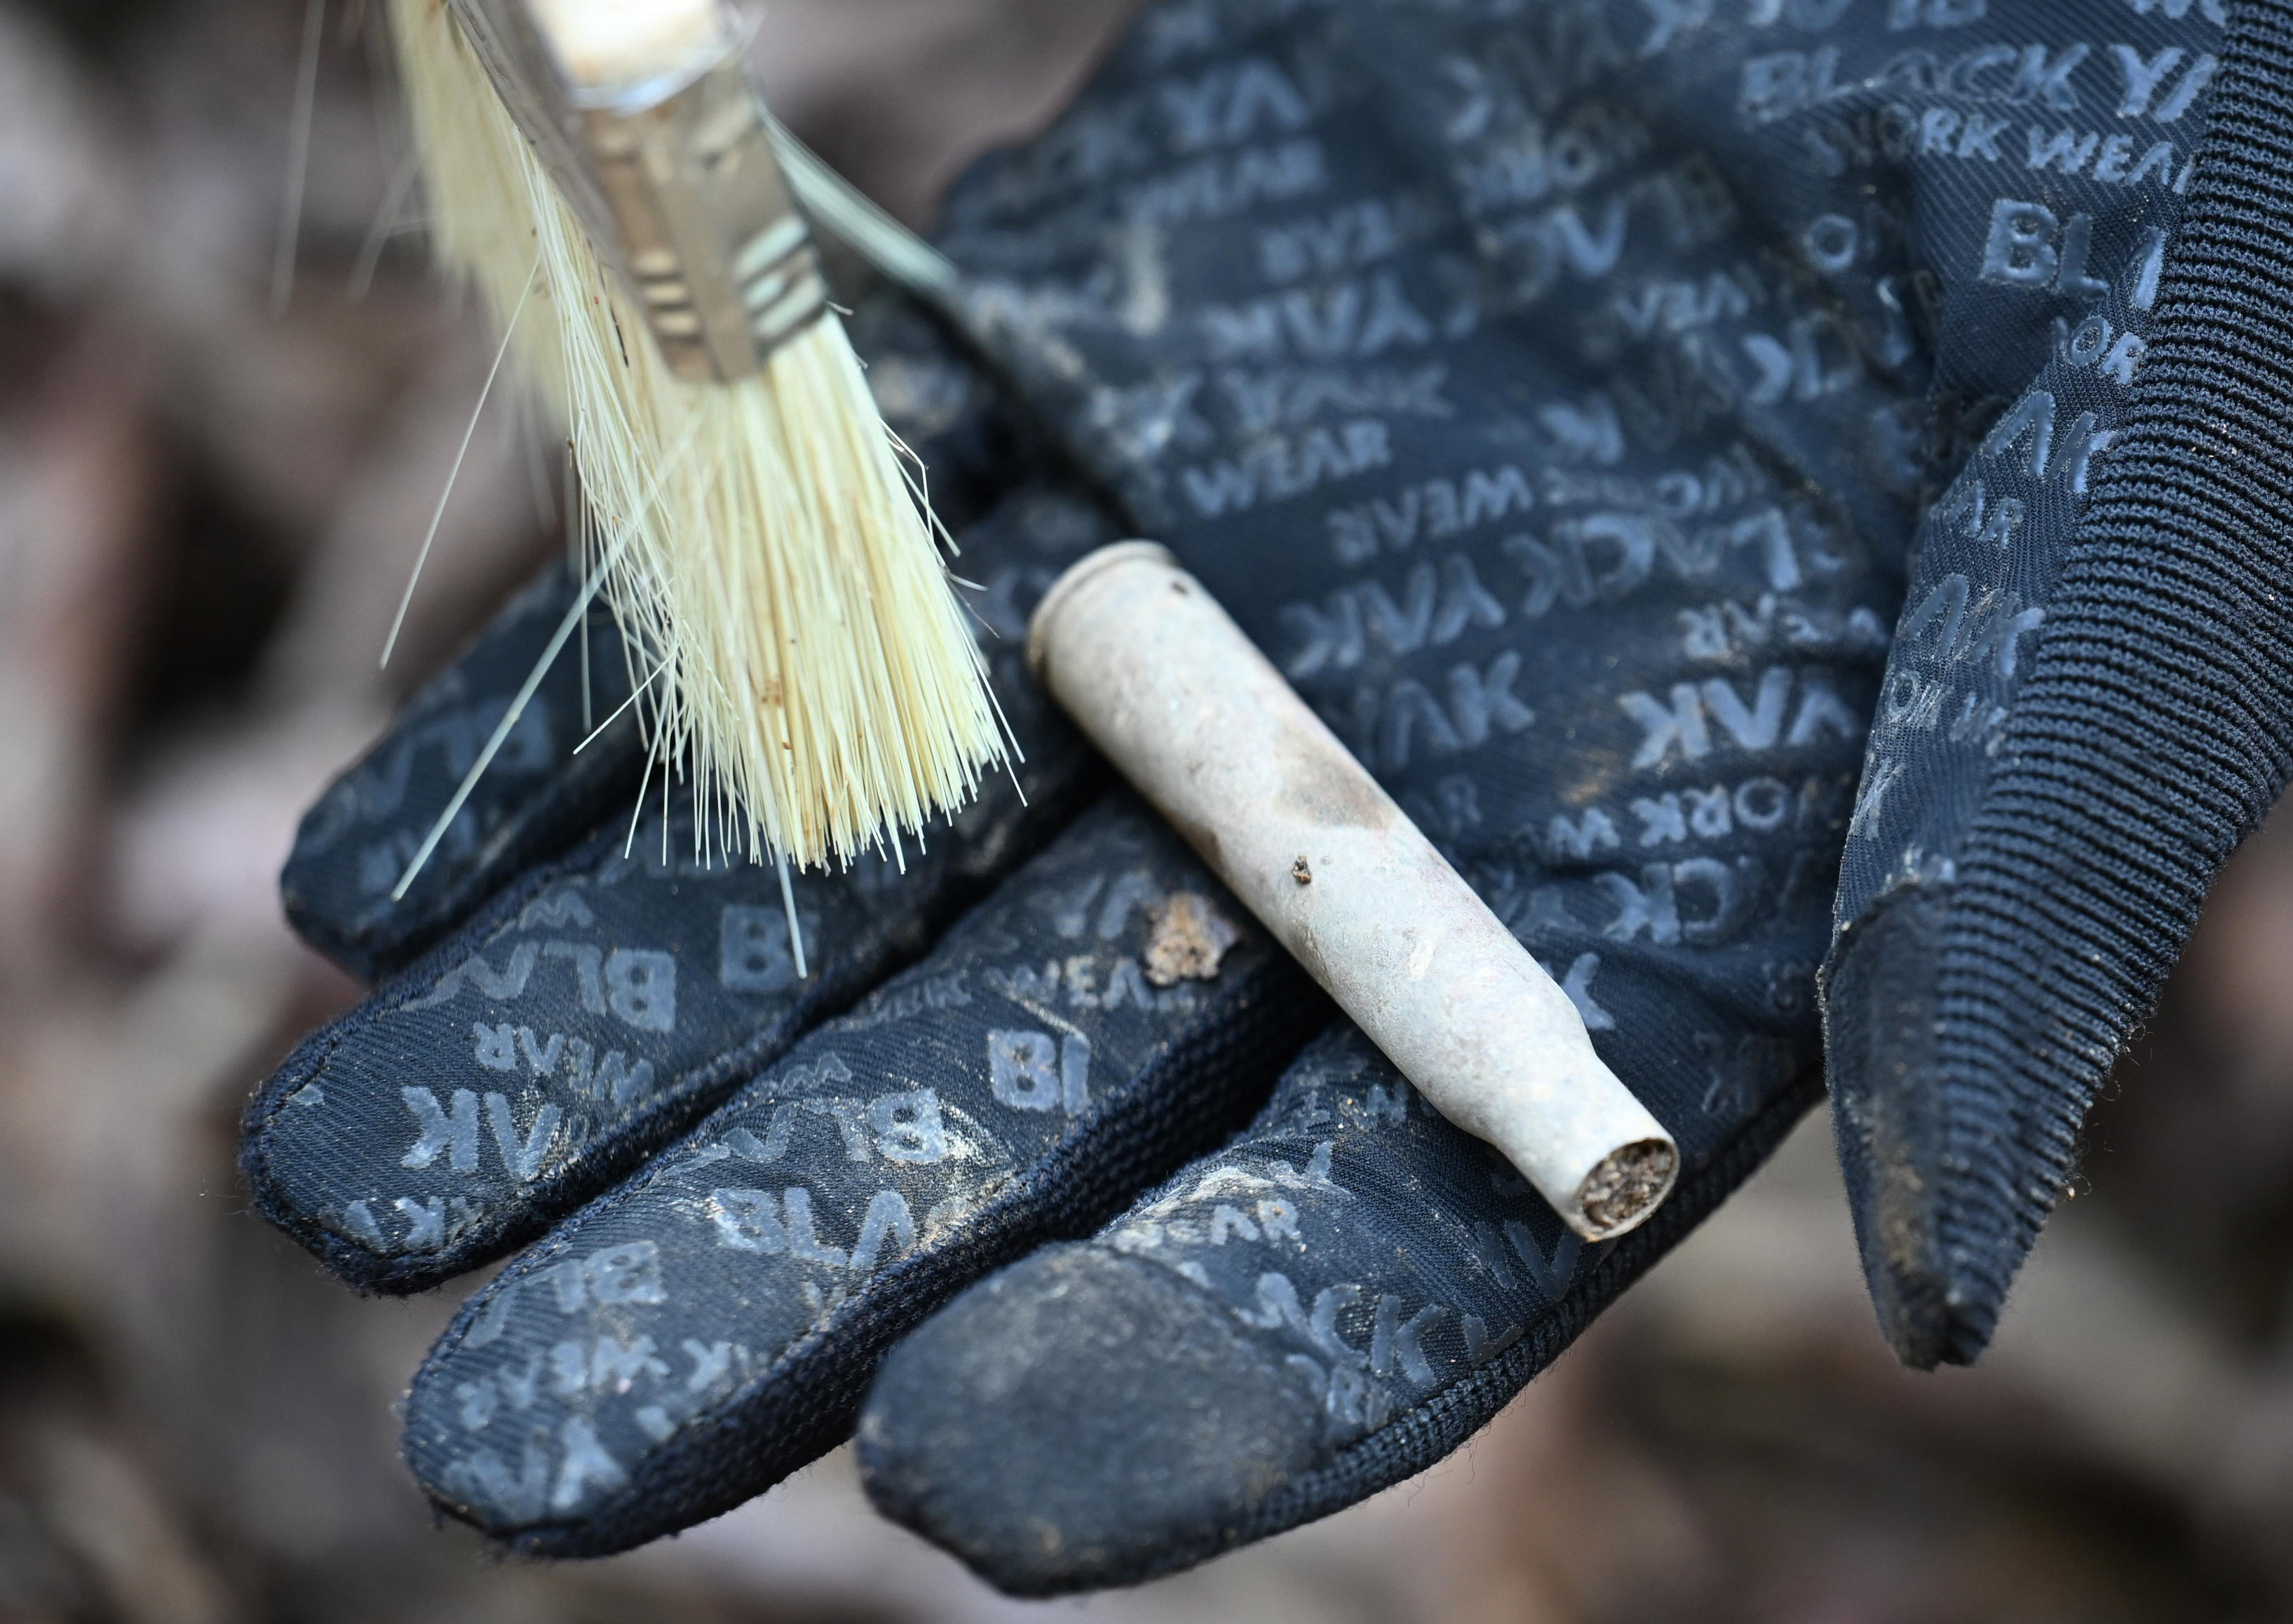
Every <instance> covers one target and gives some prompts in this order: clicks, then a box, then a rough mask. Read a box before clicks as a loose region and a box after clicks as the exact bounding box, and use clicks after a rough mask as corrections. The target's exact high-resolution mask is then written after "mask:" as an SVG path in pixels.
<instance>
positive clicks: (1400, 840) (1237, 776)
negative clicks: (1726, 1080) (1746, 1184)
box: [1027, 541, 1680, 1240]
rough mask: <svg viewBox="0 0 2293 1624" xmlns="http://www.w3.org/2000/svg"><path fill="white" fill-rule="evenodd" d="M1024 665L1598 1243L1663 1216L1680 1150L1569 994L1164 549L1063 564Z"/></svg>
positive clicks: (1373, 1032)
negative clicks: (1605, 1058)
mask: <svg viewBox="0 0 2293 1624" xmlns="http://www.w3.org/2000/svg"><path fill="white" fill-rule="evenodd" d="M1027 657H1028V662H1029V663H1030V665H1031V666H1032V667H1033V670H1034V672H1035V674H1036V677H1037V678H1038V679H1039V680H1040V681H1041V682H1042V683H1043V685H1044V686H1045V687H1047V688H1048V689H1049V692H1050V693H1051V694H1052V695H1053V697H1055V698H1056V699H1057V701H1058V702H1059V703H1060V704H1061V705H1062V706H1063V707H1065V710H1066V711H1067V712H1068V713H1069V714H1070V715H1072V716H1073V717H1074V719H1075V720H1076V721H1077V722H1078V723H1080V724H1081V725H1082V728H1083V731H1084V732H1086V733H1088V734H1089V735H1090V736H1091V738H1092V739H1093V740H1094V741H1096V742H1097V743H1098V746H1099V748H1100V749H1102V750H1104V751H1106V754H1107V756H1108V757H1109V758H1110V759H1112V760H1113V761H1114V764H1115V766H1116V767H1119V768H1120V769H1121V770H1122V773H1123V775H1125V776H1126V777H1128V778H1129V779H1130V781H1131V783H1132V784H1136V785H1137V786H1138V789H1139V791H1140V792H1142V793H1143V794H1145V795H1146V797H1147V799H1148V800H1151V801H1152V802H1154V803H1155V806H1156V807H1157V808H1160V809H1161V811H1162V812H1163V815H1164V816H1167V817H1168V818H1170V820H1171V823H1172V824H1175V825H1176V826H1177V827H1178V829H1179V832H1181V833H1182V834H1183V835H1184V836H1185V837H1186V838H1187V840H1188V841H1189V842H1191V843H1192V844H1193V846H1194V848H1195V850H1196V851H1197V852H1199V853H1200V854H1201V855H1202V857H1203V860H1204V861H1206V862H1207V863H1209V865H1211V867H1212V868H1213V869H1215V870H1216V871H1217V872H1218V873H1219V878H1221V879H1222V880H1224V881H1226V883H1227V884H1228V887H1229V888H1231V889H1232V890H1233V891H1234V894H1235V895H1236V897H1239V898H1240V899H1241V900H1242V903H1243V905H1244V906H1246V907H1247V908H1249V909H1250V911H1251V912H1252V913H1253V914H1256V915H1257V916H1258V917H1259V919H1260V920H1261V921H1262V922H1264V923H1265V925H1266V927H1267V929H1268V930H1271V931H1272V932H1273V933H1274V935H1275V936H1276V938H1278V939H1279V940H1280V941H1281V942H1282V944H1283V945H1284V946H1286V947H1287V948H1288V949H1289V950H1290V951H1291V953H1292V954H1294V955H1296V957H1297V958H1298V960H1299V962H1300V963H1302V964H1303V965H1304V966H1305V967H1306V969H1307V970H1309V972H1310V973H1311V974H1312V975H1313V977H1314V978H1315V979H1316V980H1317V981H1319V982H1320V983H1321V984H1322V985H1323V986H1324V987H1326V988H1327V989H1328V990H1329V992H1330V995H1331V996H1333V998H1335V999H1336V1000H1337V1002H1338V1003H1339V1005H1340V1007H1341V1008H1342V1009H1343V1010H1344V1011H1346V1013H1347V1014H1348V1015H1349V1016H1351V1017H1352V1018H1353V1019H1354V1020H1355V1021H1356V1022H1357V1024H1358V1025H1359V1026H1360V1027H1361V1028H1362V1030H1363V1031H1364V1032H1365V1033H1366V1034H1367V1035H1368V1036H1369V1037H1370V1039H1371V1041H1372V1042H1373V1043H1376V1044H1377V1046H1378V1047H1379V1048H1380V1049H1381V1050H1382V1051H1384V1052H1385V1054H1386V1056H1387V1058H1388V1059H1390V1060H1392V1061H1393V1063H1394V1064H1395V1065H1396V1066H1398V1068H1400V1069H1401V1072H1402V1075H1403V1076H1406V1077H1407V1078H1408V1079H1409V1080H1410V1082H1411V1083H1413V1084H1415V1085H1416V1087H1417V1089H1418V1090H1419V1092H1422V1094H1423V1095H1424V1096H1425V1098H1426V1099H1427V1100H1430V1102H1431V1103H1432V1105H1433V1107H1434V1108H1435V1109H1437V1110H1438V1111H1439V1112H1440V1113H1441V1114H1442V1115H1443V1116H1444V1117H1447V1118H1448V1119H1449V1120H1450V1121H1451V1122H1454V1123H1455V1124H1456V1125H1458V1126H1459V1127H1461V1128H1462V1129H1464V1130H1465V1131H1466V1132H1467V1133H1472V1134H1475V1135H1477V1136H1478V1137H1479V1138H1481V1139H1484V1140H1486V1141H1488V1142H1489V1143H1490V1144H1492V1145H1495V1147H1496V1148H1497V1149H1499V1150H1500V1151H1502V1152H1503V1155H1504V1157H1505V1158H1506V1159H1507V1160H1508V1161H1510V1162H1511V1164H1512V1165H1514V1166H1515V1167H1516V1168H1518V1169H1519V1171H1520V1173H1521V1175H1522V1176H1523V1177H1525V1178H1526V1179H1527V1180H1528V1181H1529V1182H1530V1183H1531V1184H1532V1185H1534V1186H1535V1188H1536V1190H1537V1191H1538V1192H1539V1193H1540V1194H1542V1195H1543V1196H1544V1198H1545V1199H1546V1200H1547V1201H1549V1202H1551V1203H1552V1206H1553V1208H1554V1210H1555V1211H1557V1212H1558V1213H1559V1214H1560V1216H1561V1218H1562V1219H1563V1220H1564V1221H1565V1222H1567V1223H1568V1226H1569V1227H1570V1228H1571V1229H1573V1230H1576V1232H1577V1233H1578V1234H1580V1235H1583V1236H1584V1237H1585V1238H1587V1239H1592V1240H1602V1239H1606V1238H1608V1237H1610V1236H1614V1235H1618V1234H1622V1233H1623V1232H1624V1231H1625V1230H1630V1229H1632V1228H1633V1227H1634V1226H1635V1225H1637V1224H1639V1223H1640V1222H1642V1221H1643V1220H1645V1219H1646V1218H1647V1217H1648V1215H1649V1214H1650V1213H1652V1212H1654V1211H1655V1210H1656V1208H1657V1205H1658V1204H1659V1203H1661V1202H1662V1201H1663V1199H1664V1198H1665V1196H1666V1195H1667V1194H1668V1193H1670V1191H1671V1189H1672V1185H1673V1180H1674V1178H1675V1177H1676V1176H1677V1173H1678V1171H1679V1165H1680V1153H1679V1149H1678V1147H1677V1146H1675V1145H1674V1143H1673V1140H1672V1137H1671V1135H1670V1134H1668V1133H1665V1130H1664V1127H1663V1125H1661V1124H1659V1123H1658V1122H1657V1120H1656V1118H1655V1117H1652V1116H1651V1115H1649V1111H1648V1109H1647V1108H1645V1107H1644V1106H1642V1105H1641V1103H1640V1101H1639V1100H1636V1099H1634V1098H1633V1094H1632V1092H1631V1091H1630V1090H1628V1089H1627V1088H1625V1085H1624V1084H1622V1083H1621V1082H1619V1081H1617V1079H1616V1076H1615V1074H1614V1073H1612V1072H1610V1071H1609V1070H1608V1068H1607V1067H1606V1066H1605V1065H1603V1064H1602V1063H1601V1061H1600V1057H1599V1056H1598V1055H1597V1054H1595V1053H1594V1052H1593V1050H1592V1040H1591V1039H1590V1038H1589V1037H1588V1036H1587V1035H1586V1034H1585V1030H1584V1019H1583V1018H1582V1017H1580V1016H1579V1015H1578V1014H1577V1012H1576V1006H1575V1005H1574V1004H1572V1003H1570V1002H1569V1001H1568V995H1567V994H1565V993H1563V992H1562V991H1561V990H1560V987H1557V986H1556V985H1554V983H1553V980H1552V977H1550V976H1548V975H1547V974H1545V972H1544V970H1543V968H1542V967H1540V966H1539V965H1538V964H1537V962H1536V961H1535V959H1533V958H1531V957H1530V956H1529V954H1528V952H1527V949H1526V948H1524V947H1522V946H1521V945H1520V944H1519V942H1518V941H1516V940H1515V939H1514V938H1513V936H1512V934H1511V932H1510V931H1508V930H1506V929H1505V928H1504V926H1503V923H1501V922H1499V921H1498V919H1497V918H1496V916H1495V914H1491V913H1490V912H1489V910H1488V907H1487V905H1486V904H1484V903H1483V902H1482V901H1481V899H1480V898H1479V897H1478V896H1476V895H1475V894H1474V893H1473V891H1472V889H1471V887H1469V886H1467V885H1466V884H1465V882H1464V881H1463V880H1462V879H1461V878H1460V877H1459V876H1458V874H1457V873H1456V871H1455V870H1454V869H1453V868H1451V867H1450V866H1449V865H1448V863H1447V862H1446V860H1445V859H1444V858H1443V857H1442V856H1441V854H1440V853H1439V852H1438V851H1436V850H1435V849H1433V846H1432V843H1431V842H1430V841H1429V840H1426V838H1425V837H1424V835H1423V834H1422V833H1421V832H1419V830H1418V828H1417V826H1416V825H1415V824H1413V823H1412V822H1410V820H1409V818H1408V816H1407V815H1406V814H1405V813H1404V812H1403V811H1402V810H1401V808H1399V807H1398V806H1397V805H1396V804H1395V803H1394V801H1393V800H1392V798H1391V797H1390V796H1389V795H1387V794H1386V792H1384V790H1383V789H1381V787H1379V785H1378V784H1377V781H1376V780H1375V779H1373V778H1372V777H1371V776H1370V775H1369V773H1368V771H1367V770H1366V769H1365V767H1362V765H1361V764H1360V763H1359V762H1358V761H1357V760H1356V759H1354V757H1353V756H1352V754H1351V753H1350V752H1349V751H1347V749H1346V748H1345V746H1344V745H1342V744H1341V743H1339V742H1338V740H1337V737H1336V735H1333V734H1332V733H1331V732H1330V730H1329V728H1328V727H1325V726H1324V725H1323V723H1322V720H1321V719H1320V718H1319V717H1317V716H1316V715H1315V714H1314V713H1313V711H1311V710H1309V708H1308V707H1307V705H1306V703H1305V702H1304V701H1303V700H1301V699H1300V698H1299V696H1298V694H1297V693H1296V692H1295V691H1294V690H1293V689H1292V688H1291V686H1289V684H1288V683H1286V682H1285V681H1284V680H1283V678H1282V676H1281V674H1280V673H1279V672H1278V671H1276V670H1275V669H1274V667H1273V665H1272V664H1271V663H1270V662H1268V660H1267V659H1266V658H1265V656H1264V655H1263V654H1260V653H1259V651H1258V649H1257V648H1256V647H1255V646H1253V645H1252V643H1251V642H1250V640H1249V639H1248V638H1247V637H1244V635H1243V633H1242V629H1240V628H1239V627H1237V626H1236V624H1235V623H1234V621H1233V620H1232V619H1230V618H1229V617H1228V614H1227V613H1226V611H1225V610H1224V609H1222V608H1220V607H1219V605H1218V603H1217V602H1216V600H1215V599H1213V598H1212V597H1211V595H1210V594H1209V593H1208V592H1207V591H1205V590H1204V589H1203V587H1202V585H1201V583H1199V582H1198V581H1195V579H1194V578H1193V577H1192V576H1190V575H1188V574H1187V572H1185V571H1183V570H1181V569H1180V568H1179V565H1178V564H1177V561H1176V560H1175V559H1173V558H1172V557H1171V555H1170V554H1169V553H1168V552H1167V551H1165V550H1164V549H1163V548H1160V547H1158V546H1155V544H1153V543H1152V542H1144V541H1128V542H1122V543H1120V544H1118V545H1116V546H1114V547H1108V548H1101V549H1099V550H1098V552H1095V553H1093V554H1091V555H1090V556H1089V557H1087V558H1084V559H1083V560H1082V562H1080V563H1078V564H1075V565H1074V567H1073V568H1072V569H1070V570H1068V571H1067V572H1066V573H1065V575H1063V576H1062V577H1060V579H1059V581H1057V584H1056V585H1054V586H1053V587H1052V589H1051V590H1050V592H1049V594H1048V595H1046V597H1044V599H1043V601H1042V604H1041V606H1040V607H1039V608H1038V609H1037V610H1036V611H1035V616H1034V620H1033V624H1032V626H1031V627H1030V629H1029V635H1028V641H1027Z"/></svg>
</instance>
